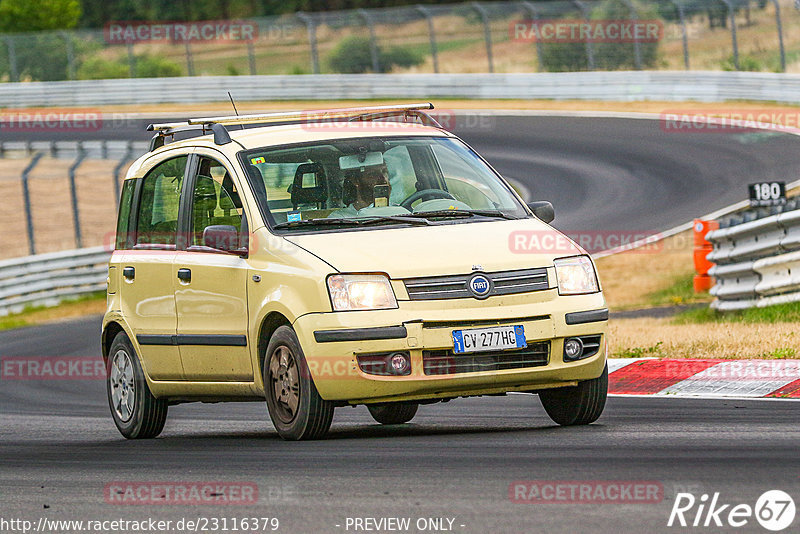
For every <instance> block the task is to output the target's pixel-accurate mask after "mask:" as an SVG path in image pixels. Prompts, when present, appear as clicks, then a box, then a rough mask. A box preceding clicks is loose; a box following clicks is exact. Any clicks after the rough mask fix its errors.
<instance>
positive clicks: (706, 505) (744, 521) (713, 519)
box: [667, 490, 796, 532]
mask: <svg viewBox="0 0 800 534" xmlns="http://www.w3.org/2000/svg"><path fill="white" fill-rule="evenodd" d="M795 512H796V510H795V504H794V499H792V497H791V496H790V495H789V494H788V493H786V492H785V491H781V490H769V491H765V492H764V493H762V494H761V496H760V497H759V498H758V499H757V500H756V504H755V506H750V505H749V504H746V503H740V504H731V503H726V502H724V501H723V500H721V499H720V494H719V492H716V493H714V494H713V495H712V496H710V497H709V495H708V494H706V493H704V494H703V495H701V496H700V498H699V499H698V498H696V497H695V496H694V495H692V494H691V493H678V495H676V497H675V504H674V505H673V506H672V512H671V513H670V514H669V521H667V526H668V527H672V526H677V527H733V528H740V527H743V526H745V525H749V524H752V523H751V521H752V519H753V518H755V520H756V521H757V522H758V524H759V525H761V526H762V527H763V528H765V529H767V530H770V531H772V532H780V531H781V530H785V529H787V528H789V527H790V526H791V525H792V523H793V522H794V516H795Z"/></svg>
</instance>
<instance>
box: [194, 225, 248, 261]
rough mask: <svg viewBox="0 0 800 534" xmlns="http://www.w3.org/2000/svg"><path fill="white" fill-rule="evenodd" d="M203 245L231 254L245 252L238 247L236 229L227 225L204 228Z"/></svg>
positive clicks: (244, 249) (245, 250)
mask: <svg viewBox="0 0 800 534" xmlns="http://www.w3.org/2000/svg"><path fill="white" fill-rule="evenodd" d="M203 245H205V246H207V247H210V248H214V249H217V250H222V251H224V252H231V253H233V254H243V253H246V252H247V249H246V248H242V247H240V246H239V232H238V230H236V227H235V226H231V225H228V224H213V225H211V226H206V227H205V229H204V230H203Z"/></svg>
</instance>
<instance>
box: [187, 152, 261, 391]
mask: <svg viewBox="0 0 800 534" xmlns="http://www.w3.org/2000/svg"><path fill="white" fill-rule="evenodd" d="M198 150H200V153H198V154H196V155H194V156H193V163H192V165H191V166H192V169H194V170H193V171H192V172H191V173H190V174H191V176H190V178H189V184H188V188H187V191H191V193H190V194H188V195H187V198H186V203H185V208H184V212H183V213H185V216H184V220H183V222H182V224H183V226H182V228H184V229H185V230H186V242H185V243H184V246H181V247H179V248H181V250H179V251H178V252H177V255H176V257H175V261H174V264H173V276H172V280H173V284H174V288H175V304H176V309H177V312H178V325H177V341H178V346H179V348H180V354H181V361H182V362H183V369H184V372H185V377H186V379H188V380H197V381H214V382H225V381H235V382H249V381H252V380H253V366H252V363H251V359H250V347H249V342H248V339H247V329H248V311H247V276H248V263H247V259H246V254H244V255H242V254H237V253H232V252H230V250H228V251H225V250H223V249H226V248H227V249H232V248H238V247H239V245H240V244H241V245H243V248H245V249H246V244H247V233H248V230H247V222H246V220H247V218H246V216H245V213H244V209H243V207H242V202H241V200H240V198H239V194H238V191H239V190H238V186H237V182H238V180H237V178H236V176H235V174H234V172H233V171H232V169H233V166H232V165H231V164H230V162H228V161H227V159H226V158H224V157H223V156H222V155H216V154H215V155H214V156H211V155H207V154H204V153H202V149H198ZM208 152H210V151H208ZM222 161H224V162H225V163H222ZM212 226H213V227H217V228H219V227H220V226H227V227H231V226H232V227H233V228H234V229H235V230H236V233H235V235H234V240H235V241H236V243H228V244H227V245H224V244H222V243H217V242H216V241H215V240H214V239H212V238H211V234H210V233H209V228H210V227H212ZM204 235H205V236H206V239H204ZM243 256H245V257H243Z"/></svg>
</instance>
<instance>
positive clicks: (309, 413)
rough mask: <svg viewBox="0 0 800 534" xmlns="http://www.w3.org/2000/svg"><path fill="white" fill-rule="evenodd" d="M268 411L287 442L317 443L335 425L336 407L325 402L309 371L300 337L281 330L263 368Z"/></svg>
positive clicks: (270, 347)
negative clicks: (316, 440)
mask: <svg viewBox="0 0 800 534" xmlns="http://www.w3.org/2000/svg"><path fill="white" fill-rule="evenodd" d="M263 377H264V390H265V393H266V396H267V409H268V410H269V416H270V419H272V424H273V425H275V429H276V430H277V431H278V434H279V435H280V436H281V437H282V438H283V439H287V440H301V439H317V438H321V437H322V436H324V435H325V433H326V432H327V431H328V429H329V428H330V427H331V422H332V421H333V403H332V402H329V401H326V400H323V399H322V397H320V396H319V393H318V392H317V388H316V386H315V385H314V381H313V380H312V379H311V374H310V373H309V371H308V365H307V364H306V359H305V356H304V355H303V349H302V348H300V341H298V339H297V334H295V333H294V330H292V329H291V328H290V327H288V326H281V327H279V328H278V329H277V330H275V333H274V334H272V338H270V340H269V344H268V345H267V352H266V354H265V358H264V366H263Z"/></svg>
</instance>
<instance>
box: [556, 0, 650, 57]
mask: <svg viewBox="0 0 800 534" xmlns="http://www.w3.org/2000/svg"><path fill="white" fill-rule="evenodd" d="M636 12H637V14H638V15H639V19H640V20H647V19H657V18H658V12H657V9H656V8H655V7H653V6H643V5H641V4H636ZM630 15H631V14H630V12H629V11H628V8H627V7H626V6H625V5H624V4H623V3H621V2H618V1H617V0H606V1H604V2H603V3H601V4H599V5H598V6H597V7H595V8H594V9H593V10H592V11H591V13H590V19H592V20H628V19H629V18H630ZM564 18H565V19H573V20H575V19H580V20H583V16H582V15H581V14H580V13H577V12H576V13H570V14H565V15H564ZM658 45H659V43H658V42H654V43H646V42H645V43H639V52H640V54H641V68H642V69H648V68H652V67H654V66H655V65H656V63H657V61H658ZM635 50H636V49H635V46H634V44H633V43H593V44H592V52H593V56H594V68H595V69H596V70H620V69H634V68H636V51H635ZM542 67H543V68H544V70H548V71H551V72H572V71H581V70H588V69H589V58H588V55H587V52H586V43H585V42H580V43H544V44H543V46H542Z"/></svg>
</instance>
